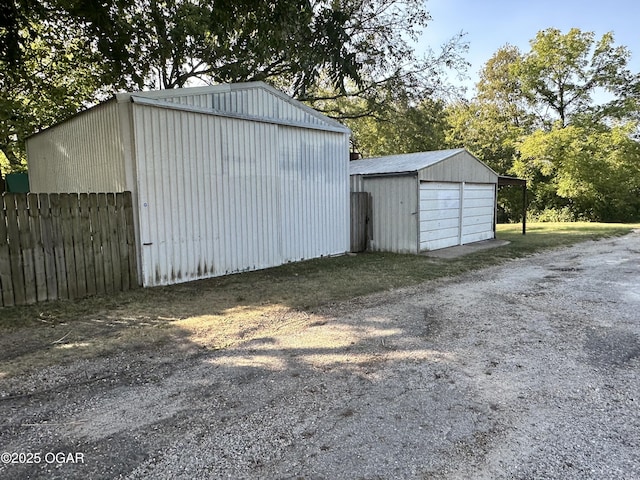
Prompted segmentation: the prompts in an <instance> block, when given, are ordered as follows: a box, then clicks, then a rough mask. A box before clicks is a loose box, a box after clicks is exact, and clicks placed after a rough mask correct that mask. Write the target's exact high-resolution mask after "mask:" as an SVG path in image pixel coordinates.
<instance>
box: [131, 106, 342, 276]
mask: <svg viewBox="0 0 640 480" xmlns="http://www.w3.org/2000/svg"><path fill="white" fill-rule="evenodd" d="M134 128H135V135H136V138H137V149H136V157H137V164H138V165H137V166H138V172H139V195H140V210H141V215H140V227H141V243H142V276H143V284H144V285H145V286H151V285H164V284H169V283H176V282H183V281H189V280H194V279H197V278H205V277H211V276H217V275H224V274H227V273H234V272H240V271H245V270H255V269H260V268H265V267H271V266H276V265H280V264H282V263H284V262H286V261H294V260H301V259H307V258H315V257H319V256H322V255H330V254H338V253H344V252H346V251H348V249H349V203H348V174H347V161H348V158H347V156H348V138H347V136H346V135H343V134H333V133H331V134H327V133H326V132H319V131H314V130H306V129H297V128H289V127H282V126H278V125H274V124H269V123H260V122H255V121H246V120H240V119H230V118H223V117H216V116H209V115H199V114H197V113H193V112H181V111H178V110H170V109H161V108H154V107H150V106H145V105H135V104H134Z"/></svg>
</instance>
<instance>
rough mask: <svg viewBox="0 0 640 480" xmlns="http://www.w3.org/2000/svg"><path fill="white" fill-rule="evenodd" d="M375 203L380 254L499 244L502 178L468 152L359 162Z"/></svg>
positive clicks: (356, 170)
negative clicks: (498, 197)
mask: <svg viewBox="0 0 640 480" xmlns="http://www.w3.org/2000/svg"><path fill="white" fill-rule="evenodd" d="M349 170H350V172H349V173H350V176H351V191H352V192H369V193H371V197H372V200H373V207H372V215H373V218H372V223H373V228H372V232H373V238H372V239H371V241H370V248H371V250H374V251H391V252H398V253H419V252H422V251H426V250H436V249H439V248H445V247H450V246H454V245H463V244H466V243H471V242H477V241H480V240H487V239H491V238H495V218H496V216H495V212H496V190H497V183H498V175H497V174H496V173H495V172H494V171H493V170H491V169H490V168H489V167H488V166H487V165H485V164H484V163H482V162H481V161H480V160H478V159H477V158H476V157H474V156H473V155H471V154H470V153H469V152H467V151H466V150H464V149H454V150H439V151H433V152H419V153H410V154H403V155H393V156H388V157H378V158H368V159H364V160H355V161H352V162H350V165H349Z"/></svg>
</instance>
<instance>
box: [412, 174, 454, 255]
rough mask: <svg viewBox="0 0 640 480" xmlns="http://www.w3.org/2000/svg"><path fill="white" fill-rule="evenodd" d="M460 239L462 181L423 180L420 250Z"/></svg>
mask: <svg viewBox="0 0 640 480" xmlns="http://www.w3.org/2000/svg"><path fill="white" fill-rule="evenodd" d="M459 242H460V184H459V183H446V182H422V183H420V250H436V249H438V248H445V247H451V246H453V245H458V244H459Z"/></svg>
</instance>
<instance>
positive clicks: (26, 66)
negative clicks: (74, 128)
mask: <svg viewBox="0 0 640 480" xmlns="http://www.w3.org/2000/svg"><path fill="white" fill-rule="evenodd" d="M59 13H60V15H63V14H64V13H63V12H59ZM65 25H66V26H65ZM18 34H19V40H18V42H19V45H20V51H19V52H15V51H13V52H12V54H11V55H8V54H7V52H5V55H4V56H3V57H2V58H1V59H0V153H1V155H0V157H4V158H3V159H2V160H3V161H2V162H1V163H3V165H2V167H3V169H4V170H7V171H12V170H21V169H24V168H25V167H26V165H25V158H24V140H25V138H26V137H27V136H28V135H31V134H32V133H34V132H36V131H38V130H40V129H42V128H45V127H47V126H49V125H51V124H53V123H56V122H58V121H60V120H63V119H64V118H67V117H69V116H70V115H72V114H74V113H76V112H77V111H78V110H80V109H81V108H83V107H85V106H87V105H88V104H91V103H93V102H95V101H96V99H98V98H100V97H101V96H103V95H104V93H105V89H104V85H103V77H104V76H105V72H104V70H103V69H102V67H101V64H100V58H99V56H98V55H97V54H96V53H94V52H91V50H90V49H87V48H86V44H87V42H88V40H87V37H86V36H84V35H83V32H82V30H79V29H77V28H76V26H75V25H73V24H65V22H64V21H60V23H58V24H51V23H48V22H40V21H33V22H30V23H28V25H25V26H24V27H23V28H22V29H20V30H19V31H18ZM18 53H19V55H18Z"/></svg>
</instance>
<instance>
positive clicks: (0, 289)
mask: <svg viewBox="0 0 640 480" xmlns="http://www.w3.org/2000/svg"><path fill="white" fill-rule="evenodd" d="M133 228H134V227H133V211H132V201H131V193H130V192H123V193H115V194H114V193H99V194H95V193H92V194H66V193H61V194H44V193H41V194H19V193H5V194H3V195H2V197H1V198H0V306H12V305H24V304H30V303H35V302H41V301H45V300H54V299H58V298H66V299H72V298H78V297H84V296H86V295H93V294H96V293H106V292H113V291H118V290H127V289H129V288H134V287H136V286H137V285H138V274H137V255H136V246H135V238H134V230H133Z"/></svg>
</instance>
